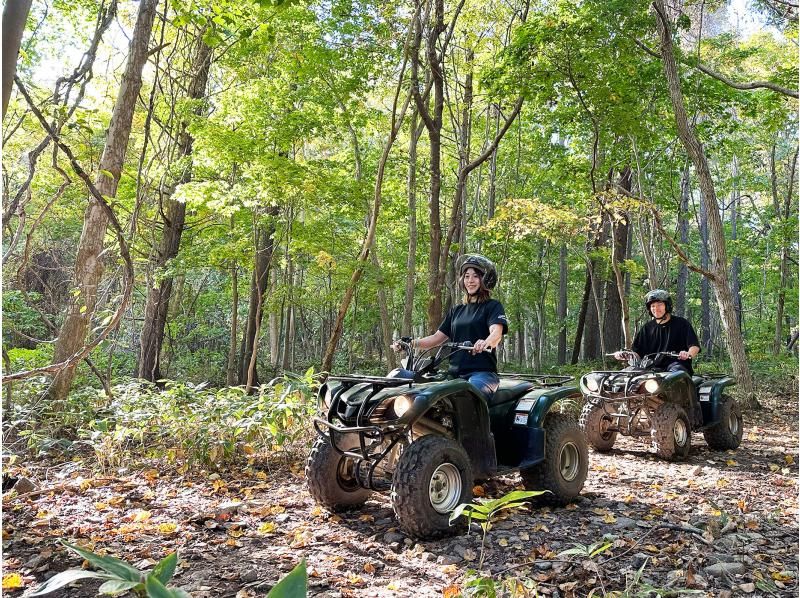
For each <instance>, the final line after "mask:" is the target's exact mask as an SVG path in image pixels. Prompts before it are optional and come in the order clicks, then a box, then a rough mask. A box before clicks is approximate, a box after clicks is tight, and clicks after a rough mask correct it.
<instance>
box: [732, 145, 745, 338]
mask: <svg viewBox="0 0 800 598" xmlns="http://www.w3.org/2000/svg"><path fill="white" fill-rule="evenodd" d="M738 176H739V163H738V161H737V160H736V156H734V157H733V180H734V181H736V180H737V178H738ZM731 195H732V197H731V241H736V239H737V238H738V233H739V231H738V225H739V207H740V202H741V194H740V193H739V185H738V183H734V188H733V193H732V194H731ZM741 270H742V260H741V258H740V257H739V256H736V257H734V258H733V265H732V266H731V294H732V295H733V307H734V309H735V310H736V319H737V321H738V322H739V328H740V329H741V328H742V286H741V281H740V280H739V274H740V272H741Z"/></svg>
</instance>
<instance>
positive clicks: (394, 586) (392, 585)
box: [386, 581, 457, 596]
mask: <svg viewBox="0 0 800 598" xmlns="http://www.w3.org/2000/svg"><path fill="white" fill-rule="evenodd" d="M386 589H387V590H394V591H395V592H396V591H397V590H399V589H400V584H398V583H397V582H396V581H390V582H389V585H387V586H386ZM455 595H456V596H457V594H455Z"/></svg>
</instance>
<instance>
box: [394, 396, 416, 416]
mask: <svg viewBox="0 0 800 598" xmlns="http://www.w3.org/2000/svg"><path fill="white" fill-rule="evenodd" d="M413 404H414V397H413V396H409V395H400V396H399V397H397V398H395V400H394V402H393V403H392V411H394V414H395V415H396V416H397V417H403V416H404V415H405V413H406V411H408V410H409V409H411V405H413Z"/></svg>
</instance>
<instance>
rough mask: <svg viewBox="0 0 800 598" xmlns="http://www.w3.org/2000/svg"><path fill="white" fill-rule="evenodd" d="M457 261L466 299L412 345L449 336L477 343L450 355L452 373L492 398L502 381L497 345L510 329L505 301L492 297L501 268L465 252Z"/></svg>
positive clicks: (429, 343)
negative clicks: (504, 306) (438, 324)
mask: <svg viewBox="0 0 800 598" xmlns="http://www.w3.org/2000/svg"><path fill="white" fill-rule="evenodd" d="M457 265H458V272H459V277H458V286H459V288H460V289H461V290H462V291H463V292H464V300H463V302H462V303H461V305H455V306H453V307H452V308H450V311H448V312H447V316H446V317H445V319H444V322H442V324H441V326H439V329H438V330H437V331H436V332H434V333H433V334H431V335H429V336H424V337H422V338H418V339H412V341H411V345H412V347H414V348H415V349H430V348H432V347H436V346H438V345H441V344H442V343H444V342H446V341H447V340H451V341H452V342H456V343H464V342H467V341H469V342H471V343H473V345H474V347H473V349H472V351H471V352H467V351H457V352H456V353H455V354H453V356H452V357H451V358H450V374H451V375H454V376H458V377H459V378H464V379H465V380H467V381H468V382H470V383H471V384H472V385H473V386H475V387H476V388H477V389H478V390H480V391H481V392H482V393H484V394H485V395H486V396H487V398H488V397H491V396H492V394H493V393H494V391H495V390H497V387H498V386H499V385H500V378H498V376H497V353H496V351H495V348H496V347H497V345H499V344H500V341H502V340H503V335H504V334H505V333H506V332H508V320H507V319H506V315H505V312H504V311H503V305H502V304H501V303H500V302H499V301H497V300H496V299H492V298H491V290H492V289H493V288H494V287H495V285H496V284H497V269H496V268H495V267H494V264H493V263H492V262H491V260H489V259H488V258H486V257H484V256H482V255H471V254H467V255H464V256H462V257H461V258H459V260H458V263H457Z"/></svg>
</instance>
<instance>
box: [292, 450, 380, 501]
mask: <svg viewBox="0 0 800 598" xmlns="http://www.w3.org/2000/svg"><path fill="white" fill-rule="evenodd" d="M344 446H347V445H344ZM353 446H354V445H353ZM354 467H355V463H354V462H353V459H352V458H350V457H346V456H344V455H342V454H340V453H338V452H336V451H335V450H334V448H333V447H332V446H331V443H330V440H328V439H327V438H322V437H319V438H317V440H316V441H315V442H314V446H313V447H312V448H311V453H309V455H308V460H307V461H306V483H307V484H308V491H309V492H310V493H311V496H312V497H313V498H314V500H315V501H317V503H319V504H320V505H322V506H323V507H325V508H326V509H328V510H330V511H346V510H348V509H354V508H356V507H360V506H361V505H363V504H364V503H365V502H366V501H367V499H368V498H369V496H370V494H372V491H371V490H367V489H365V488H362V487H361V486H360V485H359V484H358V480H356V477H355V472H354Z"/></svg>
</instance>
